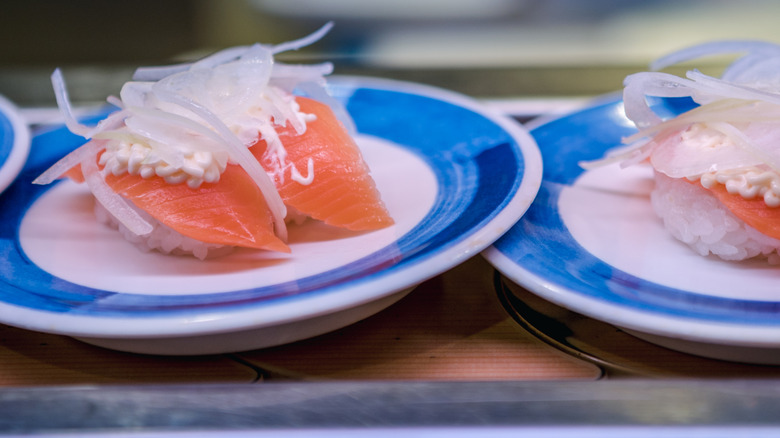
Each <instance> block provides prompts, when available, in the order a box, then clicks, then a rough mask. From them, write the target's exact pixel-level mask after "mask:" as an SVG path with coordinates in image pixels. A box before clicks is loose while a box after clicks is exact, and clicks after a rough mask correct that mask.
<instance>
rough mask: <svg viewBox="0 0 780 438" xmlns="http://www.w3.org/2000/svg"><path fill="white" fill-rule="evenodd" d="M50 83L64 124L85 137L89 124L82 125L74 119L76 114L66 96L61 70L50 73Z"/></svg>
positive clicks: (66, 90) (71, 130) (66, 91)
mask: <svg viewBox="0 0 780 438" xmlns="http://www.w3.org/2000/svg"><path fill="white" fill-rule="evenodd" d="M51 84H52V87H54V96H55V98H56V99H57V107H59V109H60V113H62V116H63V117H64V118H65V125H66V126H67V127H68V129H69V130H70V132H72V133H74V134H76V135H81V136H82V137H86V134H87V133H88V132H89V131H90V128H89V126H86V125H82V124H81V123H79V121H78V120H76V116H74V115H73V108H72V107H71V105H70V98H69V97H68V89H67V88H66V87H65V79H64V78H63V77H62V71H60V69H55V70H54V73H52V75H51Z"/></svg>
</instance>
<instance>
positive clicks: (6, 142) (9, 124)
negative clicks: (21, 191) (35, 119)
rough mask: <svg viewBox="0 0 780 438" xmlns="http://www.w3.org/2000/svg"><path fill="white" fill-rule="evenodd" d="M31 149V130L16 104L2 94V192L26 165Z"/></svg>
mask: <svg viewBox="0 0 780 438" xmlns="http://www.w3.org/2000/svg"><path fill="white" fill-rule="evenodd" d="M29 151H30V131H29V128H28V127H27V123H25V121H24V120H23V119H22V117H21V116H20V115H19V111H18V109H17V108H16V106H15V105H14V104H13V103H11V102H10V101H9V100H8V99H6V98H5V97H3V96H0V193H2V192H3V191H4V190H5V189H6V188H7V187H8V186H9V185H11V183H12V182H13V181H14V179H15V178H16V177H17V176H18V175H19V172H20V171H21V170H22V167H23V166H24V162H25V160H26V159H27V154H28V153H29Z"/></svg>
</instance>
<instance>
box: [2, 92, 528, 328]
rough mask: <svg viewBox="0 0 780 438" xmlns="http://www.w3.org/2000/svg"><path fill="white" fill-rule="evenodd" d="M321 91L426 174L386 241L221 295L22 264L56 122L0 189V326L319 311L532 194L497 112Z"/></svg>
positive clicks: (66, 146) (501, 224)
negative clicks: (340, 260)
mask: <svg viewBox="0 0 780 438" xmlns="http://www.w3.org/2000/svg"><path fill="white" fill-rule="evenodd" d="M330 86H331V89H332V92H333V94H334V96H335V97H336V98H338V99H340V100H342V101H343V102H345V104H346V107H347V109H348V111H349V112H350V113H351V114H352V115H353V118H354V120H355V124H356V126H357V130H358V132H360V133H362V134H369V135H373V136H376V137H379V138H382V139H385V140H388V141H391V142H393V143H396V144H399V145H402V146H404V147H405V148H408V149H409V150H410V151H412V152H414V153H415V154H417V156H418V157H420V158H422V159H423V160H424V161H425V162H426V163H427V164H428V165H429V166H430V167H431V168H432V169H433V170H434V173H435V176H436V179H437V181H438V184H439V192H438V195H437V198H436V201H435V204H434V207H433V208H432V210H431V211H430V212H429V213H428V215H427V216H426V218H425V219H424V220H423V221H421V222H420V223H419V224H418V225H416V226H415V227H414V228H413V229H412V230H411V231H409V232H408V233H407V234H405V235H404V236H402V237H401V238H399V239H398V240H397V242H395V244H393V245H390V246H389V247H387V248H381V249H378V250H377V251H376V252H374V253H373V254H370V255H368V256H366V257H364V258H362V259H360V260H357V261H355V262H353V263H350V264H348V265H346V266H342V267H339V268H338V269H334V270H331V271H328V272H324V273H321V274H317V275H313V276H310V277H306V278H300V279H298V280H297V281H294V282H289V283H282V284H276V285H272V286H268V287H258V288H254V289H246V290H236V291H230V292H222V293H212V294H193V295H176V296H170V295H163V296H161V295H153V294H127V293H118V292H114V291H108V290H98V289H92V288H87V287H83V286H80V285H76V284H73V283H70V282H68V281H65V280H63V279H61V278H58V277H56V276H53V275H51V274H50V273H48V272H45V271H44V270H42V269H40V268H39V267H37V266H36V265H35V264H33V263H31V262H30V261H29V260H28V259H27V258H26V257H25V255H24V253H23V251H22V250H21V249H20V244H19V241H18V229H19V223H20V221H21V218H22V217H23V215H24V213H25V211H26V210H27V209H28V208H29V207H30V205H31V204H32V203H33V202H34V201H35V199H37V198H38V197H39V196H40V195H41V194H43V193H44V192H45V191H46V190H49V189H50V186H43V187H41V186H36V185H32V184H30V182H31V180H32V179H33V178H34V177H35V176H37V175H38V174H40V172H41V171H42V170H44V169H46V168H47V167H48V166H49V165H51V163H53V162H54V160H56V159H57V158H59V157H60V156H62V155H63V154H64V153H66V152H67V151H69V150H71V149H73V148H75V147H77V146H78V145H79V144H81V143H82V142H83V139H81V138H79V137H77V136H75V135H73V134H71V133H69V132H68V131H67V130H66V129H65V128H60V129H55V130H52V131H49V132H45V133H42V134H40V135H37V136H36V137H35V138H34V139H33V141H32V152H31V154H30V158H29V159H28V162H27V165H26V166H25V168H24V170H23V171H22V173H21V174H20V176H19V178H18V179H17V181H16V182H15V183H14V184H13V185H12V186H10V187H9V189H8V190H7V191H6V192H5V193H3V194H2V196H0V205H2V206H3V208H2V210H1V211H0V252H2V254H3V258H4V262H3V263H2V264H0V322H3V323H6V324H10V325H16V326H20V327H24V328H28V329H33V330H39V331H45V332H51V333H59V334H68V335H73V336H90V337H116V338H121V337H125V338H130V337H165V336H190V335H196V334H204V333H215V332H228V331H234V330H239V329H248V328H258V327H265V326H272V325H277V324H281V323H286V322H291V321H295V320H301V319H306V318H310V317H314V316H318V315H323V314H327V313H330V312H335V311H338V310H341V309H347V308H349V307H353V306H356V305H359V304H361V303H367V302H370V301H374V300H377V299H380V298H382V297H384V296H387V295H390V294H392V293H395V292H398V291H401V290H403V289H407V288H409V287H412V286H414V285H416V284H418V283H420V282H422V281H424V280H426V279H428V278H431V277H433V276H435V275H437V274H439V273H442V272H444V271H446V270H447V269H449V268H451V267H453V266H455V265H456V264H458V263H460V262H462V261H465V260H466V259H467V258H469V257H471V256H473V255H476V254H478V253H479V252H480V251H482V250H483V249H484V248H485V247H487V246H488V245H490V244H491V243H492V242H494V241H495V240H496V239H497V238H498V237H500V235H501V234H502V233H503V232H504V231H506V230H508V229H509V228H510V227H511V226H512V224H514V223H515V222H516V221H517V219H519V218H520V216H521V215H522V214H523V213H524V212H525V210H526V209H527V208H528V206H529V205H530V203H531V201H532V200H533V198H534V196H535V195H536V192H537V190H538V187H539V184H540V183H541V158H540V154H539V151H538V149H537V148H536V144H535V142H534V141H533V139H532V138H531V136H530V135H529V134H528V133H527V131H525V130H524V129H522V128H521V127H520V126H519V125H518V124H516V123H515V122H514V121H512V120H510V119H509V118H506V117H504V116H500V115H495V114H492V113H491V112H490V111H489V110H487V109H486V108H484V107H483V106H481V105H479V104H478V103H476V102H475V101H474V100H472V99H469V98H467V97H465V96H461V95H459V94H456V93H452V92H448V91H444V90H440V89H437V88H434V87H428V86H423V85H418V84H411V83H406V82H399V81H391V80H382V79H375V78H361V77H334V78H332V79H331V81H330ZM99 118H101V117H97V118H94V119H93V120H88V121H86V122H87V123H89V122H95V121H97V120H98V119H99ZM399 127H400V128H401V129H399ZM138 321H143V324H138Z"/></svg>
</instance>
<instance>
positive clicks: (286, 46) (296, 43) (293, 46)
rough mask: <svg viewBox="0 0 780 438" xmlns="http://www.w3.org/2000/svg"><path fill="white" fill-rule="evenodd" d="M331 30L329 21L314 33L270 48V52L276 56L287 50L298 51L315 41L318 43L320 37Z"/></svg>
mask: <svg viewBox="0 0 780 438" xmlns="http://www.w3.org/2000/svg"><path fill="white" fill-rule="evenodd" d="M331 28H333V22H332V21H329V22H327V23H325V25H324V26H322V27H321V28H319V29H318V30H316V31H315V32H314V33H312V34H310V35H308V36H305V37H303V38H300V39H297V40H293V41H288V42H286V43H281V44H277V45H275V46H273V47H271V52H272V53H273V54H277V53H281V52H286V51H288V50H298V49H300V48H302V47H306V46H310V45H312V44H314V43H316V42H317V41H319V40H320V39H322V37H324V36H325V35H326V34H327V33H328V32H330V30H331Z"/></svg>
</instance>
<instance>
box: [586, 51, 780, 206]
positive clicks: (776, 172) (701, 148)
mask: <svg viewBox="0 0 780 438" xmlns="http://www.w3.org/2000/svg"><path fill="white" fill-rule="evenodd" d="M734 52H746V54H745V55H743V56H742V57H740V58H739V59H737V60H736V61H735V62H733V63H732V64H731V65H730V66H729V67H728V68H727V69H726V70H725V71H724V73H723V74H722V76H721V77H720V78H715V77H712V76H708V75H705V74H703V73H701V72H699V71H696V70H693V71H689V72H688V73H687V74H686V77H685V78H681V77H677V76H674V75H671V74H667V73H662V72H642V73H637V74H634V75H630V76H628V77H627V78H626V80H625V89H624V92H623V102H624V105H625V113H626V116H627V117H628V118H629V119H630V120H631V121H633V122H634V123H635V125H636V126H637V127H638V128H639V132H638V133H636V134H635V135H632V136H630V137H627V138H625V139H624V143H626V144H627V145H628V146H626V147H623V148H618V149H616V150H615V151H614V152H612V153H610V154H609V155H608V156H607V158H605V159H603V160H599V161H596V162H589V163H582V164H583V167H585V168H591V167H596V166H599V165H602V164H606V163H610V162H620V163H621V165H622V166H624V167H625V166H629V165H633V164H636V163H640V162H644V161H649V162H650V164H652V166H653V168H654V169H655V170H656V171H658V172H661V173H663V174H665V175H667V176H670V177H672V178H688V179H689V180H694V181H695V180H699V181H700V182H701V183H702V184H703V185H704V186H705V187H711V186H712V185H713V184H723V185H725V186H726V189H727V190H728V191H729V193H732V194H739V195H741V196H743V197H745V198H746V199H751V198H753V197H756V196H761V197H763V198H764V200H765V202H766V204H767V206H769V207H780V73H778V72H779V71H780V46H778V45H774V44H770V43H763V42H755V41H727V42H715V43H707V44H703V45H699V46H695V47H692V48H688V49H684V50H681V51H679V52H675V53H672V54H670V55H668V56H666V57H663V58H661V59H659V60H658V61H656V62H655V63H654V64H653V68H655V69H660V68H664V67H667V66H669V65H672V64H676V63H678V62H682V61H688V60H691V59H695V58H699V57H702V56H708V55H715V54H724V53H734ZM648 97H661V98H670V97H690V98H691V99H693V101H694V102H696V103H697V104H698V106H697V107H696V108H694V109H692V110H690V111H687V112H685V113H683V114H680V115H679V116H677V117H674V118H671V119H668V120H663V119H662V118H661V117H660V116H659V115H657V114H656V113H655V111H654V110H653V106H652V100H651V99H648Z"/></svg>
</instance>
